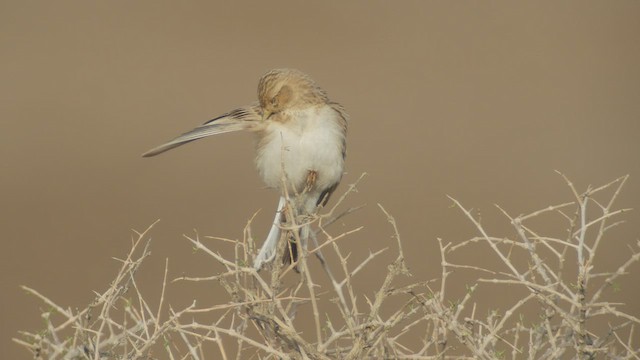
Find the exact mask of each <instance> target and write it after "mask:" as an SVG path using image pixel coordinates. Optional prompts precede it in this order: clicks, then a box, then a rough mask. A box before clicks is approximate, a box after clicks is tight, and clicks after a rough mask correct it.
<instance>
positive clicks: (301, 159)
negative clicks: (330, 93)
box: [256, 106, 344, 195]
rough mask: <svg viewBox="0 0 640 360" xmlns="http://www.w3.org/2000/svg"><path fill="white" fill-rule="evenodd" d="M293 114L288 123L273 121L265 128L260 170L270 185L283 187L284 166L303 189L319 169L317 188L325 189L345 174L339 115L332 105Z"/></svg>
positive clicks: (290, 177) (259, 158)
mask: <svg viewBox="0 0 640 360" xmlns="http://www.w3.org/2000/svg"><path fill="white" fill-rule="evenodd" d="M290 115H291V119H290V120H289V121H288V122H287V124H286V126H285V125H284V124H281V123H278V122H272V123H270V124H269V125H268V126H267V128H266V129H265V132H266V138H265V139H263V141H262V142H261V143H262V144H261V146H259V148H258V154H257V157H256V166H257V168H258V172H259V173H260V176H261V177H262V180H263V181H264V182H265V183H266V184H267V186H269V187H273V188H278V189H280V188H281V187H282V186H281V184H282V170H283V169H284V171H285V173H286V175H287V178H288V181H289V183H291V184H293V185H294V187H295V191H297V192H300V191H302V189H303V188H304V186H305V185H306V180H307V176H308V173H309V171H315V172H316V173H317V179H316V183H315V187H314V189H313V190H316V191H320V192H321V191H323V190H325V189H327V188H329V187H331V186H332V185H334V184H335V183H337V182H339V181H340V178H341V177H342V172H343V168H344V166H343V163H344V159H343V154H342V147H343V145H342V141H344V137H343V135H342V129H341V128H340V125H339V123H338V122H337V121H336V120H335V119H336V118H337V117H338V116H339V115H338V114H337V113H336V112H335V111H334V110H333V109H332V108H331V107H329V106H323V107H320V108H311V109H307V110H303V111H298V112H295V113H291V114H290ZM328 124H331V125H330V126H327V125H328ZM336 165H337V166H336ZM289 190H294V189H291V188H290V189H289ZM291 195H294V194H291Z"/></svg>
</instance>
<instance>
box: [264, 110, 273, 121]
mask: <svg viewBox="0 0 640 360" xmlns="http://www.w3.org/2000/svg"><path fill="white" fill-rule="evenodd" d="M271 114H273V113H272V112H271V111H270V110H267V109H263V110H262V121H265V120H267V119H268V118H269V117H270V116H271Z"/></svg>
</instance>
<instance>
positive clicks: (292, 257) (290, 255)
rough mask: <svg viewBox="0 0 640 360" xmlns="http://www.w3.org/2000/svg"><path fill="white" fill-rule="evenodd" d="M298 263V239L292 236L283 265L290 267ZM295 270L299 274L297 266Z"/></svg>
mask: <svg viewBox="0 0 640 360" xmlns="http://www.w3.org/2000/svg"><path fill="white" fill-rule="evenodd" d="M296 261H298V243H297V242H296V239H295V238H294V237H293V236H291V237H289V241H287V247H286V248H285V249H284V255H283V256H282V263H283V264H284V265H289V264H291V263H295V262H296ZM293 269H294V270H295V271H296V272H299V271H298V267H297V266H295V267H294V268H293Z"/></svg>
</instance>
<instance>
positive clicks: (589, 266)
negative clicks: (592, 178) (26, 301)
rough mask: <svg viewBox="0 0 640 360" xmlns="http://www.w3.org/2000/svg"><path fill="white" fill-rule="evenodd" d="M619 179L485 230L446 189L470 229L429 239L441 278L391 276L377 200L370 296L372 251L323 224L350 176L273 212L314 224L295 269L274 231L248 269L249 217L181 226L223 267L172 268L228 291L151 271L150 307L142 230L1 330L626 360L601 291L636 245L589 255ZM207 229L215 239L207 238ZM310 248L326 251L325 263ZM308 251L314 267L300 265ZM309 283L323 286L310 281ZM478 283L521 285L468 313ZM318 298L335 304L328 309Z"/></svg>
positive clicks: (619, 318)
mask: <svg viewBox="0 0 640 360" xmlns="http://www.w3.org/2000/svg"><path fill="white" fill-rule="evenodd" d="M361 178H362V177H361ZM626 178H627V177H622V178H619V179H616V180H615V181H612V182H611V183H609V184H606V185H604V186H601V187H597V188H588V189H587V190H586V191H585V192H583V193H579V192H578V191H577V190H576V189H575V188H574V186H573V185H572V184H571V182H569V181H568V180H567V184H568V186H569V188H570V189H571V192H572V193H573V198H574V199H573V201H571V202H567V203H562V204H560V205H554V206H549V207H547V208H544V209H542V210H538V211H535V212H532V213H530V214H527V215H520V216H516V217H513V216H511V215H509V214H507V213H506V212H505V211H504V210H502V209H500V210H499V211H501V212H502V213H503V214H504V216H505V218H506V220H507V221H508V222H509V223H510V225H511V227H512V231H513V236H511V237H509V236H507V237H503V236H501V237H497V236H492V235H490V234H489V230H488V229H486V228H485V227H484V226H483V225H482V223H481V221H480V220H479V219H477V218H476V217H474V215H473V214H472V211H470V210H468V209H466V208H465V207H463V206H462V205H461V204H460V203H459V202H458V201H457V200H454V199H452V201H453V203H454V204H455V206H457V207H458V208H459V209H460V210H461V211H462V212H463V214H464V215H465V216H466V217H467V218H468V219H469V220H470V221H471V222H472V224H473V225H475V227H476V229H477V232H478V234H479V235H478V236H477V237H474V238H472V239H469V240H466V241H462V242H456V243H445V242H444V241H443V240H441V239H438V243H439V246H440V253H441V257H442V274H441V277H440V278H439V279H436V280H432V281H421V282H415V283H413V284H411V285H404V283H406V281H407V279H408V278H407V277H406V276H407V275H409V273H408V270H407V268H406V266H405V260H404V256H403V251H402V241H401V239H400V235H399V232H398V229H397V228H396V225H395V221H394V219H393V217H391V216H390V215H389V214H388V213H387V212H386V211H385V210H384V209H383V208H382V207H381V206H380V209H381V210H382V212H383V213H384V215H385V216H386V218H387V219H388V221H389V222H390V223H391V228H392V231H393V233H394V234H395V236H394V237H395V240H396V244H395V245H394V247H395V248H396V251H397V257H396V259H395V261H393V262H391V263H390V264H387V265H388V266H387V267H386V268H385V267H379V279H380V285H379V287H378V289H377V291H375V293H374V294H370V295H371V296H370V297H367V295H366V294H361V293H357V291H356V290H355V289H356V288H357V286H356V285H358V281H359V276H358V273H360V272H361V271H362V269H364V268H365V267H368V265H370V264H371V263H372V262H380V261H381V258H377V256H378V254H380V252H381V251H382V250H380V251H376V252H372V253H369V254H368V256H366V255H363V254H359V255H363V256H366V257H365V258H364V260H363V261H360V262H358V263H354V260H352V258H351V257H350V256H349V255H347V254H344V253H343V250H341V245H340V244H341V242H342V241H343V239H344V238H347V237H348V236H349V235H350V234H351V233H353V232H356V231H358V230H359V228H354V229H352V230H350V231H347V232H344V233H341V234H339V235H333V234H331V233H330V232H329V230H328V226H329V225H330V224H331V223H333V222H334V221H336V220H337V219H339V218H341V217H343V216H345V215H348V214H349V213H350V212H352V211H354V210H356V208H350V209H347V210H346V211H342V212H338V210H337V209H339V207H340V205H341V204H343V203H344V201H345V198H346V197H347V196H348V195H349V194H350V193H351V192H353V191H355V189H356V185H357V182H356V184H354V185H351V186H350V188H349V189H348V190H347V191H346V193H345V194H344V195H343V196H342V197H341V198H340V199H339V200H338V201H337V202H336V205H335V206H334V207H333V208H331V209H330V210H329V211H328V212H326V213H324V214H322V215H319V216H315V217H313V218H300V217H298V218H289V219H287V223H286V224H285V225H284V228H286V229H289V230H296V229H298V228H299V227H300V225H299V224H303V223H306V222H312V223H314V224H315V227H316V229H317V230H316V231H315V233H313V236H312V237H311V240H314V241H311V242H310V244H308V246H302V249H301V256H300V261H299V262H298V264H297V267H293V266H284V265H282V262H281V261H279V260H280V259H281V258H282V255H283V253H284V251H285V249H286V246H285V243H286V241H280V247H279V249H278V255H277V258H276V261H275V262H274V263H273V264H272V265H271V266H270V268H269V269H263V270H262V271H260V272H257V271H255V270H254V269H253V267H252V266H251V265H252V259H253V256H254V254H255V247H254V244H253V241H252V237H251V233H250V227H249V226H247V228H246V229H245V236H244V238H243V239H242V240H238V241H234V240H228V239H217V238H211V239H208V240H206V241H205V240H203V241H201V240H200V239H199V238H198V237H194V238H187V239H188V241H189V242H190V243H191V244H192V246H194V247H195V248H196V249H197V250H198V251H201V252H203V253H204V254H206V255H207V256H209V257H210V259H211V261H212V262H215V263H217V264H219V265H221V266H222V267H223V269H224V270H222V271H221V272H217V273H214V274H211V275H209V276H205V277H183V278H180V279H176V280H177V281H192V282H196V283H203V284H209V283H210V282H216V283H219V284H220V285H221V288H222V289H224V290H225V291H226V293H227V294H228V298H229V301H228V302H226V303H220V304H218V305H215V306H210V307H204V308H203V307H198V306H196V302H195V301H194V303H193V304H192V305H191V306H189V307H187V308H184V309H181V310H180V311H174V310H173V309H172V308H171V307H170V306H168V305H167V304H166V301H165V299H164V298H165V288H166V285H167V272H166V270H165V274H164V282H163V284H164V286H163V291H162V295H161V299H160V300H159V301H157V299H156V301H154V302H158V303H159V306H158V307H157V308H154V309H152V308H150V306H149V305H148V303H147V301H145V298H144V296H143V295H142V294H141V293H140V291H139V289H138V286H137V284H136V281H135V275H136V270H137V269H138V267H139V266H140V264H141V262H142V261H143V260H144V258H145V257H146V256H147V255H148V254H149V253H148V246H149V241H148V240H147V232H144V233H141V234H139V236H138V240H137V241H135V242H134V244H133V247H132V250H131V252H130V253H129V255H128V256H127V258H126V259H124V260H122V267H121V269H120V272H119V273H118V275H117V277H116V278H115V280H114V281H113V282H112V284H111V286H110V287H109V288H108V289H107V290H106V291H105V292H104V293H103V294H99V295H98V296H97V298H96V299H95V301H94V302H93V303H92V304H90V305H89V306H87V307H86V308H85V309H82V310H77V311H74V310H72V309H65V308H63V307H61V306H58V305H56V304H55V303H54V302H53V301H51V300H49V299H48V298H47V297H45V296H43V295H40V294H39V293H37V292H36V291H35V290H32V289H29V288H26V287H25V289H27V290H28V291H29V292H30V293H32V294H34V295H36V296H38V297H39V298H41V299H42V301H44V302H45V304H47V305H48V306H49V307H50V310H49V311H48V312H46V313H44V314H43V317H44V319H45V320H46V324H47V325H46V328H45V329H43V330H41V331H40V332H37V333H28V332H24V333H21V335H22V336H21V339H14V340H15V341H16V342H17V343H19V344H21V345H23V346H25V347H26V348H28V349H29V350H31V351H32V353H33V354H34V357H35V358H36V359H41V358H44V359H96V360H97V359H155V358H162V359H212V358H222V359H231V358H235V359H252V358H253V359H258V358H261V359H288V358H294V359H298V358H300V359H307V358H308V359H365V358H372V359H445V358H448V359H472V358H473V359H503V358H504V359H506V358H512V359H559V358H565V359H596V358H599V359H602V358H607V359H608V358H611V359H639V358H640V351H639V350H638V348H639V347H640V344H638V341H637V337H638V336H637V335H636V333H635V331H636V328H637V326H638V325H639V324H640V319H638V318H637V317H636V316H634V315H631V314H627V313H625V312H623V311H621V310H619V308H620V305H621V304H619V303H616V302H615V298H614V297H615V292H614V291H611V289H612V287H613V286H614V284H615V283H616V281H617V280H618V278H619V277H620V276H623V275H626V274H627V272H628V269H629V268H630V267H631V265H632V264H634V263H636V262H638V261H639V260H640V252H639V251H638V247H636V248H635V250H633V251H632V252H631V254H630V256H629V257H628V258H627V259H623V260H622V261H621V262H620V263H619V264H618V267H617V268H614V269H609V270H607V271H599V272H596V271H595V270H594V269H595V268H596V266H595V262H596V259H597V257H596V255H600V254H602V253H603V252H605V251H607V249H608V248H609V249H610V248H611V247H612V246H616V245H619V244H616V243H607V244H606V245H604V244H605V242H607V241H608V240H609V239H606V238H605V235H606V234H607V231H608V230H609V229H611V228H612V227H614V226H616V225H618V224H620V221H618V220H617V219H618V217H619V215H620V214H622V213H623V212H624V211H626V210H625V209H616V208H614V206H613V205H614V202H615V200H616V198H617V197H618V196H619V194H620V191H621V188H622V186H623V184H624V182H625V180H626ZM565 180H566V179H565ZM358 181H359V180H358ZM287 213H292V212H291V211H289V212H287ZM546 217H555V218H556V219H553V220H551V219H550V220H549V221H557V220H558V219H560V220H562V221H563V222H564V224H565V225H564V231H563V233H561V234H559V235H558V234H543V233H540V232H539V231H538V230H536V228H535V227H532V226H530V225H529V224H531V223H545V221H547V218H546ZM147 231H148V230H147ZM291 233H293V234H297V233H298V232H297V231H291V232H290V234H291ZM283 236H284V237H286V236H287V235H286V234H285V235H283ZM296 236H297V235H296ZM212 239H213V240H212ZM281 240H284V239H281ZM299 240H300V239H298V241H299ZM211 241H215V243H214V244H213V245H209V244H208V243H209V242H211ZM225 245H226V246H230V247H232V248H233V252H234V256H233V257H232V258H225V257H224V256H222V255H221V254H220V253H219V252H218V250H214V249H220V248H221V247H222V246H225ZM637 245H638V246H640V243H638V244H637ZM476 246H477V247H481V248H483V249H485V250H487V251H489V252H490V253H491V254H492V256H493V257H492V258H491V259H489V261H484V262H482V263H481V264H469V263H465V264H456V263H454V261H455V258H456V255H458V254H460V251H462V250H464V249H469V248H472V247H476ZM323 252H325V253H327V255H330V256H331V257H332V258H337V260H338V261H329V262H327V261H326V260H325V257H324V256H323ZM314 256H315V257H317V258H318V259H319V260H320V261H319V263H320V266H315V264H314V266H308V263H309V262H311V261H312V259H314ZM314 261H315V260H314ZM486 264H490V265H486ZM312 269H316V270H312ZM318 269H322V271H319V270H318ZM294 270H298V271H299V272H300V274H299V275H296V274H294ZM454 272H455V275H457V274H459V273H468V275H469V274H470V275H471V276H472V277H471V278H472V279H473V280H472V281H471V282H467V283H460V281H458V282H457V283H456V278H455V276H453V275H454ZM292 279H293V280H292ZM319 279H323V280H319ZM159 281H160V280H159ZM323 281H324V282H325V283H327V284H329V285H327V286H325V287H322V288H321V287H319V286H318V284H319V283H320V282H323ZM207 286H210V285H207ZM465 286H466V288H467V291H466V294H465V295H464V296H462V298H453V297H452V296H449V295H448V291H449V292H450V289H459V288H463V287H465ZM491 286H498V287H506V288H508V289H509V291H511V290H513V293H514V294H522V296H519V297H517V298H514V299H513V301H512V302H511V304H510V305H509V307H508V308H507V309H506V310H505V311H499V310H497V309H494V310H493V311H489V312H483V313H485V314H486V315H484V316H481V315H479V314H480V313H481V311H479V310H478V309H479V308H482V307H484V308H491V304H481V303H478V302H477V300H476V298H475V297H476V293H477V291H478V289H479V288H481V287H491ZM198 302H202V303H204V302H206V299H199V301H198ZM387 304H394V305H393V307H392V308H391V310H389V308H388V306H387V307H386V308H385V309H384V310H383V306H385V305H387ZM398 304H399V305H398ZM327 307H330V308H331V309H332V310H331V311H334V313H332V314H335V315H330V316H329V315H328V312H327V310H326V308H327ZM308 324H311V326H310V328H311V329H312V330H311V331H307V332H306V333H303V332H302V331H301V328H302V327H303V326H304V325H308ZM602 324H604V326H603V325H602ZM634 336H635V342H634ZM415 339H421V341H416V340H415Z"/></svg>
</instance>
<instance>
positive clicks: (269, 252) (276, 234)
mask: <svg viewBox="0 0 640 360" xmlns="http://www.w3.org/2000/svg"><path fill="white" fill-rule="evenodd" d="M285 201H286V200H285V198H284V196H281V197H280V201H278V207H277V208H276V216H275V217H274V219H273V225H272V226H271V230H270V231H269V235H267V239H266V240H265V241H264V244H262V247H261V248H260V252H258V255H257V256H256V259H255V260H254V261H253V268H254V269H256V270H260V268H262V266H263V265H264V264H266V263H268V262H270V261H273V259H274V258H275V257H276V250H277V249H278V240H279V239H280V223H281V217H282V210H283V209H284V205H285Z"/></svg>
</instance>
